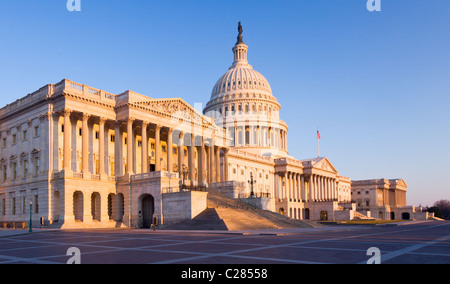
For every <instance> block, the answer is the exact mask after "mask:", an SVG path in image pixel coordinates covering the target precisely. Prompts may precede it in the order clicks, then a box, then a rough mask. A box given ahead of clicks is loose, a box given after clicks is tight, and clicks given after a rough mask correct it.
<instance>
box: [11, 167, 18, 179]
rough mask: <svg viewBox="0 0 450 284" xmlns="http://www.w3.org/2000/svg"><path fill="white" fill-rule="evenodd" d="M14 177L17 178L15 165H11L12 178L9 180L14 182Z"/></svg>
mask: <svg viewBox="0 0 450 284" xmlns="http://www.w3.org/2000/svg"><path fill="white" fill-rule="evenodd" d="M16 177H17V164H16V163H14V164H13V165H12V177H11V180H16Z"/></svg>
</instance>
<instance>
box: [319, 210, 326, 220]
mask: <svg viewBox="0 0 450 284" xmlns="http://www.w3.org/2000/svg"><path fill="white" fill-rule="evenodd" d="M320 221H328V212H327V211H325V210H322V211H320Z"/></svg>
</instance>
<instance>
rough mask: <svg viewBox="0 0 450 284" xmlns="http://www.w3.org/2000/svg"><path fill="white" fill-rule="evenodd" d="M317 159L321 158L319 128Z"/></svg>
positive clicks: (318, 134)
mask: <svg viewBox="0 0 450 284" xmlns="http://www.w3.org/2000/svg"><path fill="white" fill-rule="evenodd" d="M317 158H320V133H319V127H317Z"/></svg>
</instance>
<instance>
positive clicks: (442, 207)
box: [433, 199, 450, 220]
mask: <svg viewBox="0 0 450 284" xmlns="http://www.w3.org/2000/svg"><path fill="white" fill-rule="evenodd" d="M433 207H436V208H438V209H439V211H440V213H441V215H442V217H441V218H444V219H446V220H450V200H445V199H441V200H439V201H436V202H435V203H434V205H433ZM436 217H438V216H436Z"/></svg>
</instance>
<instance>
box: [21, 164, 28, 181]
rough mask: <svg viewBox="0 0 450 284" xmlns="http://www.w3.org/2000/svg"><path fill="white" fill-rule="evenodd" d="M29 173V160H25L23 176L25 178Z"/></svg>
mask: <svg viewBox="0 0 450 284" xmlns="http://www.w3.org/2000/svg"><path fill="white" fill-rule="evenodd" d="M27 175H28V161H23V177H22V178H24V179H26V178H27Z"/></svg>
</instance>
